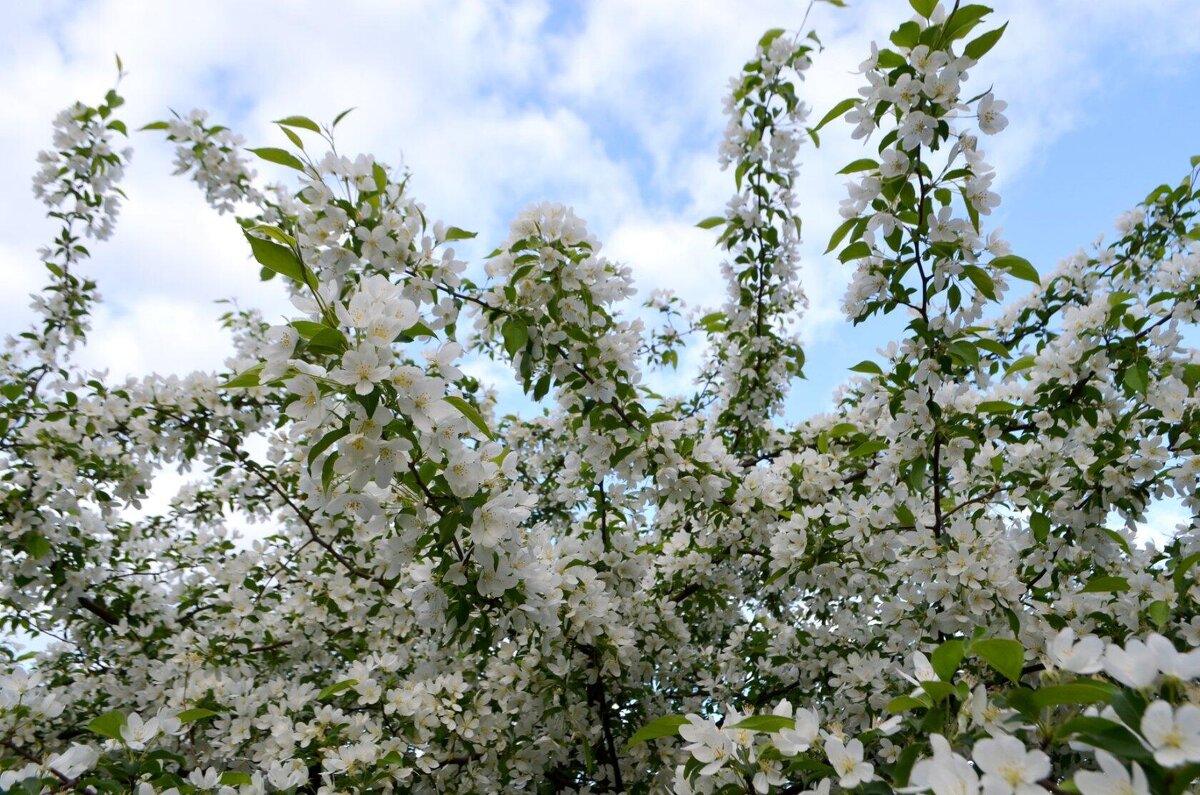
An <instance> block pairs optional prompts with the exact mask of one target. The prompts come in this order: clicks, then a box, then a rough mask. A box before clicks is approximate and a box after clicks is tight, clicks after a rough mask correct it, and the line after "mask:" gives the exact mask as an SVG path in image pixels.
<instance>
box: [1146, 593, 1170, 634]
mask: <svg viewBox="0 0 1200 795" xmlns="http://www.w3.org/2000/svg"><path fill="white" fill-rule="evenodd" d="M1146 615H1148V616H1150V620H1151V621H1153V622H1154V624H1155V626H1157V627H1158V628H1159V629H1162V628H1163V627H1165V626H1166V625H1167V624H1168V623H1170V621H1171V606H1170V605H1169V604H1167V603H1166V602H1164V601H1163V600H1161V599H1156V600H1154V601H1153V602H1151V603H1150V604H1149V605H1148V606H1147V607H1146Z"/></svg>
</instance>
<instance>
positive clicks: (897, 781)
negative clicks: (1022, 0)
mask: <svg viewBox="0 0 1200 795" xmlns="http://www.w3.org/2000/svg"><path fill="white" fill-rule="evenodd" d="M917 2H918V0H913V5H916V3H917ZM931 2H934V3H936V2H937V0H931ZM925 745H926V744H925V743H924V742H915V743H910V744H909V745H908V746H907V747H905V749H904V750H903V751H901V752H900V756H899V757H898V758H897V759H896V766H895V768H893V769H892V786H893V788H895V789H899V788H901V787H907V786H908V777H909V776H910V775H911V774H912V769H913V765H914V764H916V761H917V757H918V756H920V755H921V752H922V751H924V750H925ZM895 789H893V791H895Z"/></svg>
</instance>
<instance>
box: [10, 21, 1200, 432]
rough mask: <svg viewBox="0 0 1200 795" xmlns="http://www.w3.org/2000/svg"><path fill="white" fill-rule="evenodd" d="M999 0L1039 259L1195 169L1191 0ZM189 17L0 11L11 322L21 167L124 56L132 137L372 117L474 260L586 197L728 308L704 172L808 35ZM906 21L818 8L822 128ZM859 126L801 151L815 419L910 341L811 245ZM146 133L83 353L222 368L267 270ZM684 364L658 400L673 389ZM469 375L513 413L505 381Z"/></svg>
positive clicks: (1019, 219)
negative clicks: (187, 120) (162, 128)
mask: <svg viewBox="0 0 1200 795" xmlns="http://www.w3.org/2000/svg"><path fill="white" fill-rule="evenodd" d="M994 5H995V6H996V14H995V17H994V19H995V21H996V24H999V22H1000V21H1003V20H1009V22H1010V25H1009V28H1008V33H1007V34H1006V36H1005V38H1004V40H1002V42H1001V43H1000V44H999V45H998V46H997V48H996V49H995V50H994V51H993V52H992V53H991V54H990V55H989V57H988V59H987V60H986V61H985V63H984V64H983V65H981V66H980V67H979V69H977V70H976V71H975V72H974V73H973V74H972V80H971V83H970V84H969V85H970V87H974V88H977V90H978V91H982V90H983V89H984V88H986V87H987V86H988V85H993V86H994V89H995V92H996V94H997V96H998V97H999V98H1001V99H1006V100H1008V101H1009V103H1010V107H1009V111H1008V115H1009V117H1010V119H1011V124H1010V126H1009V128H1008V129H1007V130H1006V131H1005V132H1004V133H1003V134H1001V135H1000V136H997V137H995V138H992V139H986V140H985V141H984V142H983V143H984V146H985V147H986V148H987V149H988V151H989V154H990V155H991V157H990V158H989V159H990V160H991V162H993V163H994V164H995V165H996V166H997V169H998V171H999V174H1000V186H999V187H1000V192H1001V194H1002V196H1003V199H1004V203H1003V205H1002V206H1001V208H1000V209H999V210H998V211H997V212H996V213H995V214H994V215H993V217H992V219H991V220H992V223H993V224H994V225H997V226H1002V227H1003V228H1004V230H1005V233H1006V236H1007V237H1008V238H1009V239H1010V240H1011V242H1012V244H1013V247H1014V250H1015V251H1016V252H1017V253H1020V254H1022V255H1023V256H1026V257H1027V258H1029V259H1030V260H1032V261H1033V262H1035V263H1036V264H1037V265H1038V266H1039V268H1040V269H1041V270H1042V271H1046V270H1049V269H1050V268H1051V267H1053V263H1054V262H1056V261H1057V260H1058V259H1059V258H1060V257H1062V256H1064V255H1067V254H1070V253H1072V252H1073V251H1074V250H1075V249H1076V248H1077V247H1078V246H1080V245H1082V244H1086V243H1089V242H1091V241H1092V240H1094V239H1095V238H1096V237H1097V236H1098V235H1099V234H1101V233H1103V232H1106V231H1108V230H1110V229H1111V224H1112V221H1113V219H1114V218H1115V217H1116V216H1117V215H1118V214H1119V213H1120V212H1121V211H1123V210H1124V209H1126V208H1128V207H1129V206H1132V205H1133V204H1134V203H1135V202H1136V201H1137V200H1138V199H1139V198H1140V197H1142V196H1144V195H1145V193H1146V192H1147V191H1148V190H1149V189H1150V188H1152V187H1153V186H1154V185H1156V184H1158V183H1159V182H1161V181H1173V180H1175V179H1176V178H1177V177H1178V176H1180V175H1182V173H1183V171H1184V169H1185V167H1186V165H1187V158H1188V157H1189V156H1190V155H1191V154H1194V153H1200V136H1197V135H1196V134H1195V131H1196V130H1198V129H1200V102H1198V100H1200V89H1198V88H1197V85H1196V82H1195V77H1194V76H1195V75H1196V74H1200V4H1198V3H1195V2H1194V1H1193V0H1157V1H1156V2H1154V3H1145V4H1140V5H1138V6H1136V8H1134V7H1132V6H1131V5H1130V4H1129V3H1127V2H1123V1H1122V2H1118V0H1088V1H1087V2H1085V1H1084V0H1061V2H1056V3H1042V2H1037V1H1036V0H1004V1H1003V2H996V3H995V4H994ZM179 8H180V7H179V6H177V5H175V4H170V3H149V2H132V1H122V0H93V2H87V3H82V2H64V1H62V0H46V2H41V3H19V4H18V3H12V4H9V5H8V7H7V8H6V9H5V15H6V24H5V25H4V26H3V29H2V30H0V75H3V77H2V78H0V146H3V147H4V151H5V153H6V154H5V157H4V158H3V159H2V162H0V210H2V212H0V274H3V275H4V277H5V285H6V286H5V290H4V291H3V292H2V293H0V332H3V333H11V332H13V331H17V330H19V329H20V327H21V326H22V324H23V323H24V322H25V320H26V319H27V317H28V313H27V311H26V309H25V305H26V303H27V301H26V299H25V295H26V294H27V293H28V292H30V291H31V290H33V289H35V288H36V287H37V283H38V280H39V278H40V273H39V267H38V265H37V261H36V256H35V251H36V249H37V247H38V246H39V245H41V244H42V242H43V241H44V240H45V239H47V238H48V236H49V234H50V233H51V231H52V230H51V227H50V226H49V225H48V224H47V223H45V222H44V221H42V220H41V219H40V212H39V209H38V207H37V206H36V205H35V204H34V202H33V199H32V197H31V195H30V192H29V178H30V176H31V174H32V173H33V170H34V163H33V157H34V155H35V154H36V151H37V150H38V149H39V148H40V147H42V146H44V145H45V142H46V141H47V139H48V133H49V121H50V118H51V117H52V116H53V114H54V113H55V112H56V111H57V110H58V109H59V108H61V107H63V106H65V105H66V104H68V103H69V102H70V101H71V100H73V99H75V98H76V97H80V98H95V97H99V96H100V95H101V94H102V93H103V91H104V90H105V89H106V88H107V86H108V83H109V82H110V80H111V76H112V74H113V67H112V53H113V52H114V51H116V52H120V53H121V55H122V57H123V58H124V60H125V63H126V66H127V68H128V70H129V73H130V74H129V77H128V78H127V80H126V82H125V84H124V85H123V87H122V88H123V92H124V93H125V94H126V96H127V97H128V99H129V104H128V105H127V106H126V116H127V118H128V119H129V121H130V122H131V126H133V125H139V126H140V124H142V123H145V122H147V121H150V120H153V119H156V118H161V117H164V116H165V115H166V109H167V108H168V107H170V108H175V109H177V110H180V111H187V110H189V109H191V108H192V107H197V106H198V107H205V108H207V109H208V110H209V111H210V112H211V114H212V118H213V119H215V120H220V121H221V122H223V123H228V124H230V126H233V127H235V128H236V129H239V130H241V131H243V132H244V133H245V134H246V136H247V138H248V140H249V143H250V144H251V145H279V144H280V143H282V142H283V140H282V136H281V135H279V134H278V133H277V132H276V131H274V130H272V128H271V125H270V124H269V121H270V120H271V119H274V118H279V117H282V116H285V115H289V114H292V113H303V114H306V115H309V116H312V117H314V118H317V119H329V118H331V117H332V116H333V115H334V114H336V113H337V112H338V111H340V110H343V109H344V108H346V107H348V106H357V110H355V112H354V113H353V114H352V115H351V116H350V117H348V118H347V120H346V122H345V123H344V124H343V126H342V127H341V128H340V129H341V130H343V131H344V133H343V135H344V137H343V139H342V142H341V147H342V148H343V150H345V151H351V152H353V151H359V150H365V151H373V152H375V153H376V154H377V155H378V156H379V157H380V158H381V159H383V160H385V161H388V162H391V163H393V164H396V163H399V162H404V163H405V164H407V165H408V166H410V167H411V168H412V170H413V172H414V180H413V183H412V184H413V188H414V190H415V192H416V193H417V195H418V197H419V198H420V199H421V200H422V201H424V202H425V204H426V205H427V208H428V210H429V211H430V213H431V214H432V215H433V216H435V217H439V218H443V219H445V220H446V221H447V222H448V223H453V224H455V225H458V226H462V227H466V228H470V229H476V230H478V231H479V232H480V239H479V242H478V244H477V245H473V246H469V247H467V248H466V249H464V253H465V254H467V255H468V258H473V259H475V260H476V261H477V259H478V256H479V255H480V254H482V253H484V252H486V251H487V250H490V248H492V247H493V245H494V243H495V242H496V241H497V240H498V239H500V238H502V237H503V236H504V234H505V229H506V226H507V221H508V219H509V218H511V217H512V216H513V215H514V214H515V213H516V211H518V210H519V209H520V208H521V206H523V205H524V204H525V203H527V202H529V201H533V200H539V199H542V198H548V199H553V200H558V201H562V202H564V203H567V204H573V205H575V206H576V208H577V210H578V212H579V214H580V215H581V216H582V217H584V218H586V219H587V220H588V221H589V222H590V223H591V225H592V228H593V231H594V232H595V233H596V234H597V235H598V236H599V237H600V239H601V240H602V241H605V243H606V246H607V249H606V253H608V254H609V255H610V256H612V257H614V258H617V259H621V260H623V261H625V262H627V263H628V264H630V265H631V266H632V268H633V271H634V275H635V278H636V279H637V281H638V283H639V285H640V286H641V287H642V288H643V289H644V290H649V289H652V288H673V289H676V290H677V291H679V292H680V294H681V295H682V296H683V297H684V298H685V299H687V300H688V301H689V302H690V303H694V304H699V305H714V304H716V303H719V302H720V301H721V298H722V295H721V286H720V283H719V277H718V275H717V266H718V263H719V253H718V252H717V251H716V250H714V249H713V248H712V246H711V241H712V237H713V236H712V235H711V234H710V233H706V232H702V231H700V230H697V229H695V228H694V227H693V224H694V223H695V221H697V220H699V219H700V218H703V217H706V216H708V215H712V214H715V213H718V212H720V211H721V208H722V207H723V206H724V203H725V201H726V199H727V198H728V196H729V194H730V193H731V189H732V182H731V179H730V176H729V175H728V174H725V173H722V172H720V171H719V170H718V168H717V165H716V146H717V143H718V141H719V138H720V133H721V130H722V128H723V126H724V120H723V118H722V116H721V100H722V96H723V93H724V91H725V84H726V81H727V79H728V77H729V76H731V75H733V74H734V73H736V71H737V70H738V69H739V67H740V65H741V63H742V62H743V61H744V60H745V59H746V57H747V56H748V55H749V54H750V53H751V52H752V50H753V47H754V43H755V42H756V41H757V39H758V37H759V35H760V34H761V32H762V31H763V30H765V29H766V28H768V27H776V26H778V27H785V28H790V27H792V26H795V25H797V24H798V23H799V21H800V18H801V16H802V14H803V8H804V3H802V2H794V1H792V0H788V1H787V2H785V1H784V0H763V1H762V2H742V3H729V2H727V1H726V0H693V1H692V2H684V0H653V1H650V0H642V1H641V2H635V1H634V0H597V2H588V3H582V2H580V3H574V2H547V1H546V0H520V1H515V2H510V3H498V2H487V1H486V0H439V2H432V0H430V1H428V2H427V1H426V0H421V1H420V2H417V1H416V0H413V1H412V2H382V0H380V1H379V2H369V1H368V0H356V1H355V2H346V3H341V4H338V6H337V11H336V14H335V13H334V12H333V11H331V8H332V7H331V6H330V5H329V4H328V3H317V2H315V1H312V2H310V0H298V1H297V2H292V3H288V4H286V5H279V4H267V3H258V2H232V0H213V1H212V2H208V3H205V4H204V5H203V6H202V8H203V12H202V15H201V13H200V12H196V11H191V12H188V15H187V16H186V17H185V16H184V15H182V14H181V13H180V11H179ZM1131 9H1134V10H1131ZM910 14H911V11H910V9H909V7H908V5H907V3H906V2H904V1H903V0H858V2H852V3H851V7H850V8H849V9H846V10H840V11H839V10H835V9H827V8H825V7H821V8H818V9H817V10H816V11H815V12H814V13H813V16H812V17H811V20H810V21H811V22H812V23H813V24H814V25H815V27H816V28H817V29H818V30H819V31H820V33H821V35H822V39H823V40H824V41H825V43H826V45H827V50H826V52H825V53H823V54H822V55H821V56H820V58H819V59H818V62H817V65H816V66H815V67H814V69H813V71H812V73H811V76H810V79H809V80H808V81H807V83H806V84H805V85H804V86H803V87H802V89H801V93H802V95H804V96H806V98H807V99H808V100H809V102H810V103H811V104H812V105H813V107H814V112H815V113H816V114H818V115H820V114H821V113H823V112H824V110H825V109H826V108H828V107H830V106H831V105H832V104H833V103H834V102H836V101H837V100H839V99H841V98H842V97H844V96H848V95H851V94H853V92H854V90H855V89H856V87H857V85H858V78H857V77H856V76H855V75H853V74H851V72H852V70H853V69H854V68H855V67H856V65H857V64H858V63H859V62H860V61H861V60H862V59H863V57H864V56H865V54H866V52H867V50H868V46H869V41H870V40H871V39H872V38H883V37H885V36H886V33H887V32H888V31H889V30H890V29H891V28H893V27H894V26H895V25H896V24H898V23H899V22H901V21H903V20H904V19H906V18H908V17H909V16H910ZM845 132H846V130H845V128H839V127H838V126H837V125H834V127H833V128H831V129H830V131H829V133H828V134H826V135H824V136H823V139H824V141H825V145H824V146H823V148H822V149H821V150H820V151H819V152H811V151H810V152H809V153H806V154H805V155H804V156H803V160H804V163H805V165H804V169H803V177H802V187H801V190H800V193H801V198H802V202H803V204H802V207H801V212H802V214H803V215H804V217H805V232H806V238H807V239H808V244H807V245H806V247H805V255H806V260H805V263H806V264H805V278H806V285H807V288H808V291H809V294H810V297H811V299H812V304H813V306H812V309H811V311H810V313H809V315H808V316H807V318H806V319H805V320H804V322H803V323H802V330H803V334H804V335H805V338H806V340H807V341H808V345H807V348H808V355H809V365H808V373H809V377H810V380H809V382H808V383H806V384H804V385H802V386H800V387H799V388H798V389H797V392H796V397H795V399H794V400H793V401H792V410H793V411H795V412H796V413H797V414H800V413H807V412H811V411H819V410H822V409H823V408H824V407H826V406H828V405H829V397H830V395H831V393H832V390H833V389H834V387H835V386H836V385H837V384H838V383H839V382H841V381H842V380H843V379H844V377H845V375H846V367H847V366H849V365H851V364H853V363H855V362H857V361H859V360H861V359H863V358H867V357H870V356H872V355H873V354H874V351H875V349H876V348H877V347H880V346H881V345H883V344H884V343H886V341H887V335H888V333H889V331H890V330H891V329H892V328H894V327H895V324H894V323H888V322H883V323H872V324H868V325H866V326H863V327H860V328H858V329H851V328H849V327H848V326H847V325H846V324H845V323H844V322H842V321H841V320H840V315H839V309H838V306H839V302H840V296H841V291H842V288H843V286H844V283H845V278H846V275H847V274H846V272H845V270H844V269H843V268H842V267H841V266H839V265H838V264H837V263H836V261H831V260H830V259H828V258H825V257H823V256H821V251H823V249H824V242H825V241H826V240H827V239H828V236H829V233H830V231H831V230H832V229H833V228H834V226H836V224H837V222H838V220H839V219H838V218H837V215H836V206H837V201H838V200H839V199H840V198H841V197H842V195H843V188H842V185H841V183H842V179H843V178H840V177H837V176H836V174H835V172H836V171H837V169H838V168H840V166H841V165H843V164H844V163H845V162H847V161H849V160H851V159H854V158H855V157H857V156H859V155H858V151H859V145H858V144H856V143H850V142H849V140H848V137H847V136H846V135H845ZM134 145H135V146H136V148H137V154H136V156H135V160H134V165H133V167H132V168H131V170H130V174H129V180H128V183H127V188H128V191H129V193H130V196H131V201H130V204H129V205H128V206H127V208H126V209H125V211H124V213H123V218H122V224H121V226H120V227H119V229H118V233H117V236H116V239H115V240H114V241H112V242H111V243H110V244H108V245H106V246H103V247H97V249H96V254H97V256H96V260H95V265H94V271H93V273H94V275H95V277H96V278H97V279H98V281H99V282H100V285H101V290H102V292H103V294H104V295H105V297H106V299H107V303H106V305H105V308H104V309H102V310H101V311H100V312H99V313H98V315H97V317H96V331H95V333H94V335H93V343H92V344H91V345H90V346H89V348H88V350H87V351H86V352H85V353H84V354H83V361H84V362H85V363H86V364H88V365H90V366H95V367H98V368H105V367H107V368H110V369H111V370H112V371H113V372H114V373H119V374H123V373H139V372H145V371H148V370H158V371H160V372H161V371H172V372H186V371H188V370H191V369H196V368H203V369H216V368H220V366H221V362H222V359H223V357H224V356H225V355H226V353H227V352H228V345H227V342H226V341H225V340H224V339H223V338H222V337H221V336H220V335H219V333H218V331H217V329H216V326H215V323H214V322H213V320H214V319H215V317H216V316H217V315H218V314H219V312H220V311H221V309H220V308H219V307H218V306H217V305H215V304H214V303H213V301H215V300H216V299H219V298H224V297H229V296H237V297H239V300H240V301H241V302H242V303H244V304H249V305H258V306H263V307H264V308H265V309H266V310H267V312H268V316H269V317H271V318H278V317H282V316H284V315H285V314H286V313H287V312H288V311H289V307H288V306H287V304H286V302H285V301H283V300H282V299H281V296H280V295H279V294H278V292H277V291H276V290H275V289H274V288H273V287H272V286H270V285H261V284H258V283H257V282H256V273H257V269H256V268H255V267H253V266H251V264H250V263H249V261H248V260H247V259H246V252H245V251H244V244H243V243H242V241H241V240H240V236H239V235H238V232H237V229H236V227H235V226H234V224H233V222H232V221H231V220H230V219H229V218H228V217H224V218H222V217H218V216H216V215H215V214H213V213H211V212H209V211H207V210H206V209H204V207H203V203H202V201H201V200H200V198H199V195H198V191H196V190H195V189H194V188H193V187H192V186H191V185H190V184H188V183H187V182H185V181H183V180H181V179H180V178H177V177H171V176H170V172H171V170H172V168H171V165H170V159H171V157H170V149H169V147H167V146H166V145H164V144H163V143H162V142H161V141H159V140H156V139H155V138H152V137H150V136H149V135H142V136H138V137H136V138H135V140H134ZM261 170H262V171H263V172H264V173H270V172H269V170H268V168H265V167H264V168H262V169H261ZM694 362H695V360H694V358H693V359H692V360H691V361H689V360H687V359H685V360H684V362H683V364H684V366H683V367H682V368H681V372H680V373H678V374H668V375H667V376H666V377H656V379H655V384H656V386H661V387H663V388H673V387H682V385H683V384H684V383H685V382H686V380H687V377H688V375H689V372H690V366H691V365H694ZM478 372H479V373H480V374H482V375H484V376H486V377H495V378H498V379H499V380H498V382H497V383H498V386H499V387H501V393H502V395H504V396H505V397H506V398H507V399H513V398H514V397H515V395H514V393H513V391H512V384H511V382H509V381H507V380H506V379H505V378H504V376H503V374H502V373H496V372H494V371H493V370H491V369H489V368H486V367H482V366H481V367H479V368H478Z"/></svg>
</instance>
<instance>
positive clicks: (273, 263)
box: [242, 230, 317, 290]
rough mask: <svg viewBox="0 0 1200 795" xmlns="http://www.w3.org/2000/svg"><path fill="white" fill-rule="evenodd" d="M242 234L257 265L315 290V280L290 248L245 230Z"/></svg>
mask: <svg viewBox="0 0 1200 795" xmlns="http://www.w3.org/2000/svg"><path fill="white" fill-rule="evenodd" d="M242 234H243V235H245V236H246V240H248V241H250V250H251V252H252V253H253V254H254V259H256V260H258V264H260V265H262V266H263V267H264V268H266V269H267V270H269V271H273V272H275V273H278V274H280V275H282V276H286V277H287V278H289V279H291V280H292V281H294V282H299V283H300V284H305V285H308V286H309V287H311V288H313V289H314V290H315V289H316V288H317V278H316V277H315V276H313V274H312V273H311V272H310V271H309V270H308V268H306V267H304V263H302V262H301V261H300V260H299V259H298V258H297V257H296V253H295V252H294V251H292V250H291V249H290V248H287V247H286V246H280V245H277V244H275V243H272V242H270V241H269V240H263V239H262V238H260V237H255V236H254V235H252V234H250V233H249V232H248V231H245V230H243V232H242Z"/></svg>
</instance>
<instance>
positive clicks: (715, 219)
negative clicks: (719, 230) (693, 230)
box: [696, 215, 725, 229]
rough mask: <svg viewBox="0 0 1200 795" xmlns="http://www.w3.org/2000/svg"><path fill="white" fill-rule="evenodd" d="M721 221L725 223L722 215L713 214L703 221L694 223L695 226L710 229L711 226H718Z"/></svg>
mask: <svg viewBox="0 0 1200 795" xmlns="http://www.w3.org/2000/svg"><path fill="white" fill-rule="evenodd" d="M723 223H725V218H724V217H722V216H720V215H713V216H710V217H708V218H705V219H704V220H703V221H701V222H700V223H698V224H696V226H698V227H700V228H701V229H712V228H713V227H716V226H720V225H721V224H723Z"/></svg>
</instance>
